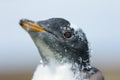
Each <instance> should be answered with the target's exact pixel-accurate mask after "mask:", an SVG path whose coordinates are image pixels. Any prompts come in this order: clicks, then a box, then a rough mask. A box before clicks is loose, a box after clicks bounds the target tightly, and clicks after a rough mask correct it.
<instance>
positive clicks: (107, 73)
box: [0, 69, 120, 80]
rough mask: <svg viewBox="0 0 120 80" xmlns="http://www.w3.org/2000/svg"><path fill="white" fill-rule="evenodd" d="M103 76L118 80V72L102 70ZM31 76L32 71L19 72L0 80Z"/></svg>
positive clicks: (26, 79)
mask: <svg viewBox="0 0 120 80" xmlns="http://www.w3.org/2000/svg"><path fill="white" fill-rule="evenodd" d="M102 72H103V75H104V76H105V80H120V70H113V69H112V70H111V69H110V70H108V69H107V70H104V71H102ZM32 75H33V71H27V72H26V71H21V72H20V73H19V72H16V73H12V74H7V73H4V74H2V73H0V80H31V79H32Z"/></svg>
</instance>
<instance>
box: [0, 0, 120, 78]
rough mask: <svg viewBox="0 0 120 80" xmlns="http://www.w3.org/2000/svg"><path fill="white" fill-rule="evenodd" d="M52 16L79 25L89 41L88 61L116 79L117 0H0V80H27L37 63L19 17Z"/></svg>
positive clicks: (119, 52)
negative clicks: (89, 57)
mask: <svg viewBox="0 0 120 80" xmlns="http://www.w3.org/2000/svg"><path fill="white" fill-rule="evenodd" d="M52 17H62V18H65V19H67V20H69V21H70V22H71V23H74V24H76V25H78V26H79V27H80V28H82V29H83V31H84V32H85V33H86V35H87V38H88V40H89V43H90V48H91V62H92V64H93V65H94V66H96V67H98V68H99V69H100V70H101V71H102V72H103V74H104V75H105V77H106V80H120V77H119V76H120V1H119V0H0V80H7V78H9V79H8V80H19V79H21V80H24V79H25V80H30V78H31V75H32V73H33V71H34V70H35V68H36V66H37V65H38V64H39V60H40V56H39V53H38V51H37V48H36V47H35V45H34V43H33V41H32V40H31V38H30V37H29V35H28V34H27V33H26V32H25V31H24V30H23V29H22V28H21V27H20V26H19V20H20V19H21V18H27V19H31V20H34V21H38V20H44V19H48V18H52ZM15 74H16V77H15V76H14V75H15Z"/></svg>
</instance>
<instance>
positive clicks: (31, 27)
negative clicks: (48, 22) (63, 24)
mask: <svg viewBox="0 0 120 80" xmlns="http://www.w3.org/2000/svg"><path fill="white" fill-rule="evenodd" d="M20 25H21V26H22V27H23V28H24V29H25V30H26V31H28V32H46V30H45V29H44V28H42V27H41V26H40V25H38V24H36V23H35V22H33V21H30V20H27V19H22V20H20Z"/></svg>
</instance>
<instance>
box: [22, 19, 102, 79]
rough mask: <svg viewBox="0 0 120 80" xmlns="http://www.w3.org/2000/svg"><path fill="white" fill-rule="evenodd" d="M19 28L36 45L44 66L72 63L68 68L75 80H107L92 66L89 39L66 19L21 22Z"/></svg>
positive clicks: (26, 20)
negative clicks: (26, 33) (20, 27)
mask: <svg viewBox="0 0 120 80" xmlns="http://www.w3.org/2000/svg"><path fill="white" fill-rule="evenodd" d="M20 25H21V26H22V28H23V29H24V30H26V31H27V32H28V34H29V35H30V37H31V38H32V40H33V42H34V43H35V45H36V47H37V49H38V51H39V53H40V56H41V63H40V64H41V65H42V66H43V67H45V66H48V67H50V66H54V65H53V64H57V65H65V64H70V65H71V66H70V67H69V68H70V70H71V72H72V73H73V75H75V79H74V80H104V76H103V74H102V72H101V71H100V70H99V69H97V68H95V67H93V66H92V65H91V63H90V50H89V45H88V40H87V38H86V35H85V33H84V32H83V31H82V29H77V30H75V29H74V27H73V26H72V25H71V23H70V22H69V21H67V20H66V19H63V18H50V19H47V20H41V21H36V22H35V21H32V20H28V19H21V20H20ZM53 68H57V67H53ZM81 74H82V76H81ZM46 77H47V76H46ZM33 80H34V79H33ZM36 80H37V79H36ZM53 80H54V79H53Z"/></svg>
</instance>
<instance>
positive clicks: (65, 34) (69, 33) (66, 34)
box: [64, 32, 72, 38]
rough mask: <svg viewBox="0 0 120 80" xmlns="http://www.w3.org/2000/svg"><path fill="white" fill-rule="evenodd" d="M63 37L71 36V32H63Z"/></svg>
mask: <svg viewBox="0 0 120 80" xmlns="http://www.w3.org/2000/svg"><path fill="white" fill-rule="evenodd" d="M64 37H65V38H71V37H72V33H71V32H65V33H64Z"/></svg>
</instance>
